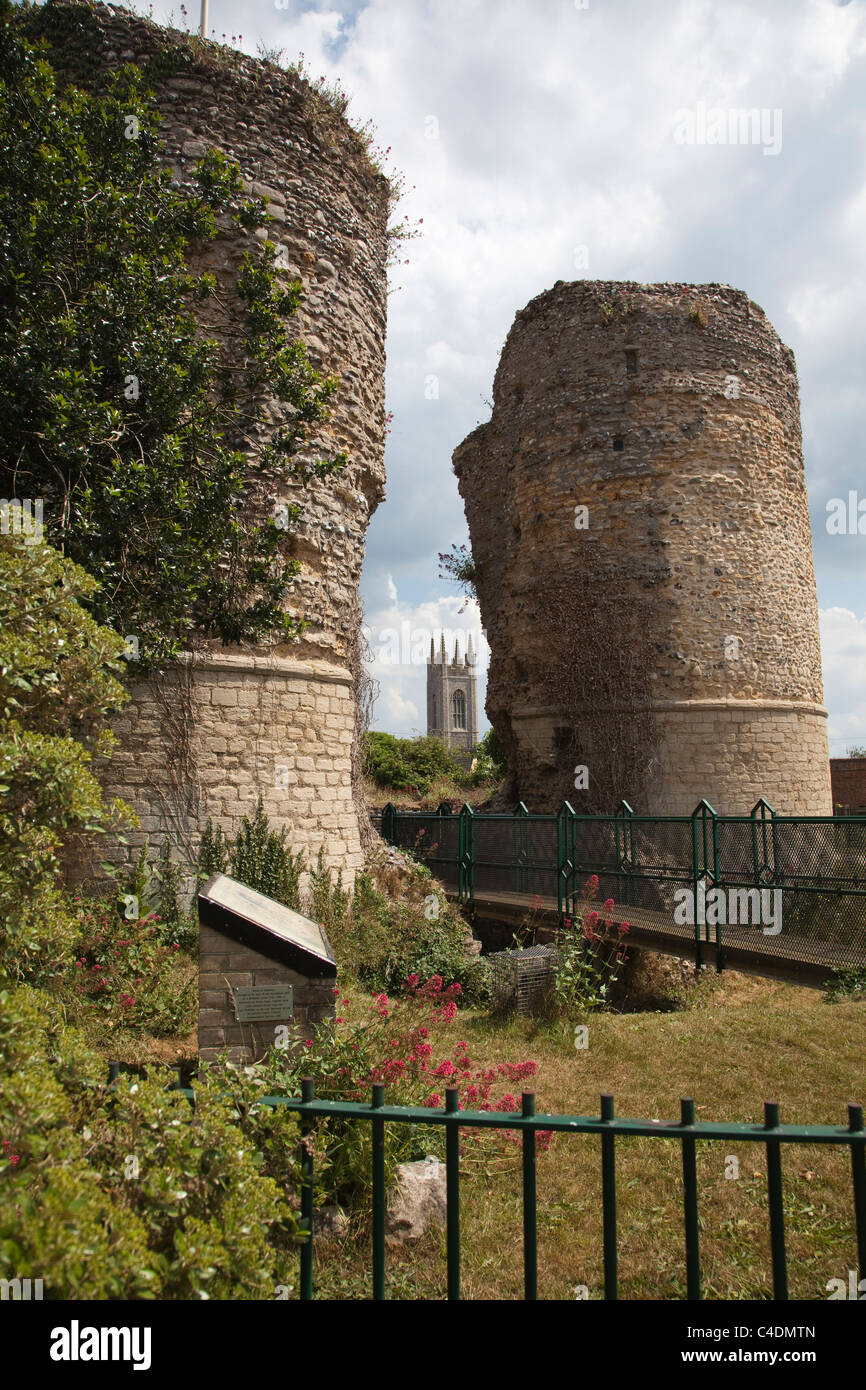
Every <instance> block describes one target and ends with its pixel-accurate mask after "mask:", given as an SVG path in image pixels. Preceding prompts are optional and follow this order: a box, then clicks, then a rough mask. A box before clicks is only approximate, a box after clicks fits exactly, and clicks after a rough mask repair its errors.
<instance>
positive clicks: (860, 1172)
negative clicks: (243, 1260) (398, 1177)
mask: <svg viewBox="0 0 866 1390" xmlns="http://www.w3.org/2000/svg"><path fill="white" fill-rule="evenodd" d="M185 1094H188V1095H191V1094H192V1093H191V1092H186V1093H185ZM257 1103H258V1104H262V1105H268V1106H278V1105H282V1106H285V1107H286V1108H287V1109H289V1110H292V1111H294V1112H295V1113H297V1114H298V1115H300V1116H301V1128H302V1134H304V1135H306V1134H308V1133H309V1132H310V1130H311V1129H312V1128H313V1127H314V1123H313V1122H314V1121H315V1120H316V1119H324V1118H329V1117H330V1118H333V1117H335V1116H342V1117H344V1118H351V1119H353V1120H356V1121H358V1122H366V1123H368V1124H369V1125H370V1129H371V1138H372V1145H371V1163H372V1179H373V1199H372V1227H373V1229H372V1294H373V1298H374V1299H384V1298H385V1296H386V1278H385V1249H386V1246H385V1231H386V1209H387V1193H386V1178H385V1126H386V1125H387V1124H427V1125H443V1126H444V1127H445V1183H446V1271H447V1272H446V1280H447V1291H448V1298H449V1299H459V1298H460V1259H461V1250H460V1158H459V1142H460V1140H459V1136H460V1130H461V1129H470V1128H471V1129H510V1130H519V1131H520V1134H521V1145H522V1174H523V1288H524V1296H525V1297H526V1298H527V1299H536V1298H537V1297H538V1226H537V1194H536V1146H535V1136H536V1133H537V1132H538V1130H552V1131H554V1132H558V1133H567V1134H571V1135H575V1134H577V1135H600V1136H601V1181H602V1241H603V1258H604V1296H605V1298H606V1299H615V1298H617V1297H618V1284H619V1276H618V1238H617V1200H616V1181H617V1179H616V1153H617V1140H618V1139H626V1138H636V1137H644V1138H654V1139H667V1140H674V1141H676V1140H678V1141H679V1143H680V1145H681V1149H682V1197H683V1234H684V1244H685V1265H686V1288H687V1297H688V1298H689V1299H700V1298H701V1296H702V1294H701V1257H700V1235H699V1211H698V1181H697V1164H696V1145H697V1143H698V1142H699V1141H700V1140H724V1141H729V1142H742V1141H745V1142H748V1143H758V1144H763V1145H764V1148H765V1151H766V1162H767V1204H768V1218H769V1223H770V1248H771V1264H772V1278H773V1296H774V1298H776V1299H787V1297H788V1264H787V1254H786V1247H785V1216H784V1203H783V1184H782V1146H783V1145H784V1144H837V1145H846V1146H847V1147H848V1148H849V1150H850V1154H851V1177H852V1185H853V1199H854V1227H855V1238H856V1247H857V1262H858V1267H859V1271H860V1275H861V1276H864V1277H866V1128H864V1124H863V1107H862V1106H860V1105H849V1106H848V1126H847V1128H845V1129H842V1128H838V1129H837V1128H834V1127H832V1126H830V1125H781V1124H780V1123H779V1107H778V1105H777V1104H775V1103H771V1102H766V1103H765V1105H764V1123H763V1125H757V1124H734V1123H731V1124H724V1123H722V1124H719V1123H713V1122H709V1121H700V1122H696V1121H695V1104H694V1101H693V1100H692V1099H690V1098H687V1099H684V1100H682V1101H681V1102H680V1119H679V1121H678V1122H677V1123H674V1124H661V1123H658V1122H657V1121H655V1120H629V1119H617V1118H615V1116H614V1101H613V1097H612V1096H610V1095H603V1096H602V1097H601V1114H600V1116H598V1117H595V1116H588V1115H539V1114H536V1111H535V1096H534V1095H533V1093H532V1092H530V1091H524V1092H523V1096H522V1113H521V1114H520V1115H516V1114H510V1113H506V1112H502V1111H497V1112H488V1111H480V1110H460V1109H459V1102H458V1091H457V1088H456V1087H449V1088H448V1090H447V1091H446V1093H445V1108H444V1109H439V1110H434V1109H430V1108H428V1107H426V1106H408V1105H390V1106H389V1105H386V1104H385V1087H384V1086H381V1085H376V1086H373V1093H372V1098H371V1102H370V1104H369V1105H363V1104H361V1103H360V1102H357V1101H336V1100H317V1099H316V1096H315V1091H314V1084H313V1082H312V1080H309V1079H307V1080H305V1081H304V1082H303V1083H302V1093H301V1097H300V1099H298V1098H285V1097H282V1096H267V1097H265V1098H263V1099H262V1100H261V1101H260V1102H257ZM302 1162H303V1182H304V1186H303V1190H302V1194H301V1219H302V1222H303V1226H304V1229H305V1231H306V1236H305V1240H304V1244H303V1245H302V1247H301V1254H300V1263H301V1270H300V1274H301V1277H300V1297H301V1299H303V1300H307V1299H311V1298H312V1297H313V1284H314V1281H313V1256H314V1243H313V1242H314V1237H313V1160H312V1158H311V1156H310V1154H309V1152H308V1149H307V1147H306V1146H304V1147H303V1154H302Z"/></svg>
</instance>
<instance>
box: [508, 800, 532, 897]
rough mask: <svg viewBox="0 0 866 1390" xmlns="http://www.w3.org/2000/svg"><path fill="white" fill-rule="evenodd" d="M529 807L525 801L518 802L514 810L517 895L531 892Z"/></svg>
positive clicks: (515, 884)
mask: <svg viewBox="0 0 866 1390" xmlns="http://www.w3.org/2000/svg"><path fill="white" fill-rule="evenodd" d="M528 817H529V807H528V806H527V805H526V803H525V802H523V801H518V803H517V805H516V807H515V808H514V817H513V819H512V822H511V825H512V829H513V830H514V891H515V893H528V891H529V867H528V865H527V858H528V856H529V820H528Z"/></svg>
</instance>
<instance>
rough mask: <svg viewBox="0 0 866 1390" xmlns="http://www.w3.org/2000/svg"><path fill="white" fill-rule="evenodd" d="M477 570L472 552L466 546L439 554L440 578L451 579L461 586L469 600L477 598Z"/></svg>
mask: <svg viewBox="0 0 866 1390" xmlns="http://www.w3.org/2000/svg"><path fill="white" fill-rule="evenodd" d="M477 577H478V575H477V570H476V568H475V559H474V556H473V554H472V551H471V550H470V549H469V547H468V546H466V545H452V547H451V549H450V550H448V551H445V552H444V553H443V552H442V551H440V553H439V578H440V579H450V580H452V582H453V583H455V584H459V586H460V589H461V591H462V592H463V593H464V594H465V595H466V596H467V598H477V597H478V591H477V589H476V580H477Z"/></svg>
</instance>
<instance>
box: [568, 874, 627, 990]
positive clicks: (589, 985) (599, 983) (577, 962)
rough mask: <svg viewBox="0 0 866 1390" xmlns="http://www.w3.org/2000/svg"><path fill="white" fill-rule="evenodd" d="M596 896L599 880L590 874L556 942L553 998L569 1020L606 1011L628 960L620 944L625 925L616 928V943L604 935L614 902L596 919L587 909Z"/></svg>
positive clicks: (609, 926) (610, 900)
mask: <svg viewBox="0 0 866 1390" xmlns="http://www.w3.org/2000/svg"><path fill="white" fill-rule="evenodd" d="M597 892H598V877H597V876H596V875H595V874H593V875H592V877H591V878H588V879H587V881H586V883H585V884H584V886H583V890H582V892H581V895H580V899H579V901H578V904H577V910H576V911H575V914H574V918H573V919H572V920H570V919H568V918H566V919H565V921H564V931H563V933H562V935H561V937H560V941H559V950H558V957H557V962H556V970H555V977H554V996H555V1001H556V1006H557V1008H558V1010H559V1011H560V1012H561V1013H567V1014H569V1015H572V1016H573V1015H574V1014H576V1013H584V1012H586V1011H587V1010H592V1009H601V1008H605V1007H606V1006H607V1005H608V1004H609V1003H610V997H611V991H612V989H613V986H614V985H615V984H616V980H617V975H618V973H619V968H620V965H622V964H624V963H625V962H626V961H627V960H628V955H627V954H626V950H625V942H624V941H623V937H624V936H626V935H627V934H628V922H620V923H619V924H618V925H617V929H616V930H617V939H616V940H610V939H608V937H607V932H608V931H609V930H610V928H611V927H612V925H613V906H614V904H613V898H608V899H607V901H606V902H605V903H604V906H603V907H602V911H601V917H599V913H597V912H595V911H592V910H591V909H590V903H591V902H592V900H593V898H594V896H595V894H596V893H597Z"/></svg>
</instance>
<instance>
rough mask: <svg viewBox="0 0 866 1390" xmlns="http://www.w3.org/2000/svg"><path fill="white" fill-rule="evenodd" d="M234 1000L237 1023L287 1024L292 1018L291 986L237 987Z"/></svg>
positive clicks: (292, 994)
mask: <svg viewBox="0 0 866 1390" xmlns="http://www.w3.org/2000/svg"><path fill="white" fill-rule="evenodd" d="M234 999H235V1017H236V1018H237V1021H238V1023H259V1022H266V1023H289V1022H291V1020H292V1018H293V1017H294V990H293V989H292V986H291V985H238V986H237V987H236V988H235V990H234Z"/></svg>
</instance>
